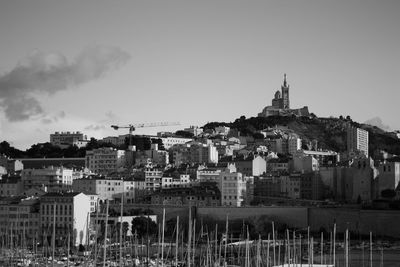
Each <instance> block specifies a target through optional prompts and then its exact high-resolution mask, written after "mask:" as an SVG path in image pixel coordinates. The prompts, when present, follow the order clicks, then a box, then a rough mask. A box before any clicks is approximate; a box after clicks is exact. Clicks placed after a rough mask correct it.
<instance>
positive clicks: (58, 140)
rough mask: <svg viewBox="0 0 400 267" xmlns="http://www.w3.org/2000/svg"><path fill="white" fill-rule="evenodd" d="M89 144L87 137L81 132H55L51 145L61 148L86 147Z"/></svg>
mask: <svg viewBox="0 0 400 267" xmlns="http://www.w3.org/2000/svg"><path fill="white" fill-rule="evenodd" d="M88 142H89V141H88V138H87V136H86V135H84V134H83V133H81V132H55V133H53V134H50V143H51V144H52V145H54V146H58V147H60V148H67V147H69V146H77V147H79V148H80V147H85V146H86V145H87V143H88Z"/></svg>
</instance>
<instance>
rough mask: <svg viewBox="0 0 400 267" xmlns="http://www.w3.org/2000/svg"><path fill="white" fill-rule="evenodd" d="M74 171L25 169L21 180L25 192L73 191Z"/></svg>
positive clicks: (57, 168) (66, 169)
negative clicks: (44, 189) (43, 190)
mask: <svg viewBox="0 0 400 267" xmlns="http://www.w3.org/2000/svg"><path fill="white" fill-rule="evenodd" d="M74 178H75V176H74V171H73V170H72V169H68V168H63V167H48V168H45V169H24V170H22V171H21V180H22V184H23V187H24V190H27V189H30V188H46V189H47V190H48V191H51V192H54V191H67V190H71V189H72V181H73V180H74Z"/></svg>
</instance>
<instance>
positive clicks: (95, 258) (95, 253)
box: [93, 199, 100, 266]
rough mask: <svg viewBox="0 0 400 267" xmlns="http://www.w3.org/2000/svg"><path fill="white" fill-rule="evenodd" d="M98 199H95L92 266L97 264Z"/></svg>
mask: <svg viewBox="0 0 400 267" xmlns="http://www.w3.org/2000/svg"><path fill="white" fill-rule="evenodd" d="M99 208H100V207H99V199H97V201H96V221H95V223H94V225H95V227H96V234H95V240H94V257H93V261H94V264H93V265H94V266H96V264H97V232H98V231H97V224H98V223H99Z"/></svg>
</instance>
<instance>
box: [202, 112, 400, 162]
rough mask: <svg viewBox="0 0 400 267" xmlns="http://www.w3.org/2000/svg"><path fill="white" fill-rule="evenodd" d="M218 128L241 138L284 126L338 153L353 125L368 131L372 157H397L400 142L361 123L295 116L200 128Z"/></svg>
mask: <svg viewBox="0 0 400 267" xmlns="http://www.w3.org/2000/svg"><path fill="white" fill-rule="evenodd" d="M219 125H224V126H228V127H231V128H235V129H237V130H238V131H240V133H241V134H242V135H253V134H254V133H256V132H257V131H260V130H262V129H265V128H268V127H275V126H286V127H287V128H288V129H289V130H292V131H293V132H295V133H297V134H298V135H299V136H300V137H301V138H302V139H303V140H306V141H311V140H317V141H318V146H319V147H320V148H324V149H329V150H334V151H337V152H344V151H345V150H346V128H347V127H348V126H349V125H353V126H356V127H359V128H362V129H364V130H367V131H368V132H369V153H370V154H371V155H372V153H373V152H374V151H375V150H376V149H381V150H385V151H387V152H389V153H391V154H395V155H400V140H399V139H398V138H396V137H395V136H393V135H392V134H390V133H388V132H385V131H383V130H381V129H379V128H378V127H374V126H370V125H367V124H360V123H357V122H354V121H352V120H351V119H344V118H333V117H330V118H318V117H295V116H292V117H281V116H271V117H267V118H263V117H251V118H248V119H246V118H244V117H243V116H242V117H240V118H239V119H236V120H235V121H234V122H230V123H226V122H211V123H207V124H206V125H204V127H203V128H204V129H213V128H214V127H216V126H219Z"/></svg>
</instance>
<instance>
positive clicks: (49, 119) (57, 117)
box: [41, 110, 66, 124]
mask: <svg viewBox="0 0 400 267" xmlns="http://www.w3.org/2000/svg"><path fill="white" fill-rule="evenodd" d="M65 116H66V115H65V111H63V110H62V111H60V112H58V113H57V114H55V115H54V116H45V117H44V118H42V120H41V121H42V123H44V124H51V123H55V122H58V120H60V119H64V118H65Z"/></svg>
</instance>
